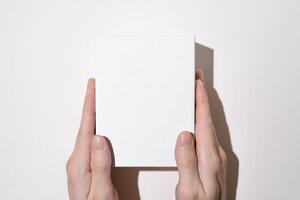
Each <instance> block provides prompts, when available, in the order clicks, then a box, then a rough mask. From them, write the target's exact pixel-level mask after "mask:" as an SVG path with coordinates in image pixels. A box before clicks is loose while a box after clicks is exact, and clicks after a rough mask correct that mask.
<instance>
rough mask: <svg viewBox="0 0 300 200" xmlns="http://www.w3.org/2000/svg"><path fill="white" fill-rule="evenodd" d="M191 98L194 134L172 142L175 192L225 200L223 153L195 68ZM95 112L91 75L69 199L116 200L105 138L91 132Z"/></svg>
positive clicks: (70, 165) (181, 199) (186, 199)
mask: <svg viewBox="0 0 300 200" xmlns="http://www.w3.org/2000/svg"><path fill="white" fill-rule="evenodd" d="M195 102H196V112H195V114H196V122H195V133H194V134H192V133H190V132H187V131H183V132H182V133H180V134H179V136H178V138H177V142H176V145H175V159H176V163H177V167H178V172H179V173H178V174H179V181H178V184H177V186H176V191H175V197H176V200H225V199H226V162H227V158H226V154H225V152H224V151H223V149H222V147H221V146H220V144H219V142H218V140H217V137H216V131H215V128H214V124H213V122H212V118H211V115H210V109H209V102H208V97H207V94H206V91H205V85H204V84H203V75H202V73H201V72H200V71H196V83H195ZM95 116H96V115H95V80H94V79H89V81H88V86H87V91H86V95H85V100H84V105H83V111H82V119H81V124H80V128H79V132H78V135H77V140H76V144H75V148H74V151H73V152H72V154H71V156H70V158H69V160H68V162H67V176H68V192H69V196H70V199H71V200H118V199H119V197H118V193H117V190H116V188H115V187H114V185H113V183H112V179H111V167H112V165H111V155H110V151H109V146H108V143H107V142H106V139H105V138H104V137H103V136H101V135H95V134H94V129H95ZM116 156H117V155H116Z"/></svg>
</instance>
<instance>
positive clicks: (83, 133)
mask: <svg viewBox="0 0 300 200" xmlns="http://www.w3.org/2000/svg"><path fill="white" fill-rule="evenodd" d="M94 128H95V79H93V78H91V79H89V81H88V85H87V90H86V94H85V99H84V105H83V109H82V118H81V124H80V128H79V132H78V135H77V139H76V144H75V149H74V152H73V153H74V154H76V158H77V159H78V160H79V163H78V164H79V165H81V166H83V167H81V168H83V169H84V170H86V171H87V170H89V167H90V149H91V137H92V136H93V134H94Z"/></svg>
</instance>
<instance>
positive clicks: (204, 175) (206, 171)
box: [195, 79, 221, 199]
mask: <svg viewBox="0 0 300 200" xmlns="http://www.w3.org/2000/svg"><path fill="white" fill-rule="evenodd" d="M195 138H196V144H197V145H196V148H197V156H198V163H199V176H200V180H201V182H202V184H203V187H204V189H205V193H206V195H207V196H208V197H209V199H215V198H217V197H218V196H219V193H220V187H219V183H218V175H219V170H220V169H221V160H220V156H219V145H218V142H217V138H216V134H215V129H214V125H213V122H212V118H211V115H210V109H209V101H208V97H207V94H206V91H205V88H204V85H203V84H202V81H201V80H199V79H198V80H196V126H195Z"/></svg>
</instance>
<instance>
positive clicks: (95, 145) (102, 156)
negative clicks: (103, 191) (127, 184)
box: [91, 135, 111, 187]
mask: <svg viewBox="0 0 300 200" xmlns="http://www.w3.org/2000/svg"><path fill="white" fill-rule="evenodd" d="M91 172H92V185H94V186H95V187H100V186H101V187H103V186H105V185H109V186H110V185H111V156H110V151H109V147H108V144H107V142H106V140H105V138H104V137H103V136H100V135H95V136H93V138H92V148H91Z"/></svg>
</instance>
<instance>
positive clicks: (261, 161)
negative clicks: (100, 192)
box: [0, 0, 300, 200]
mask: <svg viewBox="0 0 300 200" xmlns="http://www.w3.org/2000/svg"><path fill="white" fill-rule="evenodd" d="M298 2H299V1H296V0H287V1H279V0H252V1H237V0H236V1H234V0H228V1H214V0H211V1H175V0H173V1H162V0H152V1H141V0H128V1H118V2H117V1H108V0H102V1H101V0H98V1H96V0H92V1H78V0H73V1H71V0H60V1H50V0H49V1H45V0H27V1H23V0H0V92H1V93H0V94H1V98H0V135H1V139H0V198H1V199H6V200H12V199H14V200H17V199H30V200H31V199H45V200H48V199H49V200H53V199H67V188H66V174H65V161H66V159H67V157H68V156H69V154H70V152H71V150H72V148H73V143H74V140H75V136H76V133H77V129H78V126H79V119H80V112H81V105H82V102H83V95H84V90H85V83H86V80H87V78H88V77H89V76H90V74H91V70H92V67H93V65H94V61H93V59H94V55H93V49H94V44H95V43H94V39H95V37H96V36H97V35H99V34H147V35H149V34H155V35H157V34H163V35H167V34H195V35H197V36H198V37H197V40H198V42H199V43H200V44H202V45H205V46H207V47H209V48H210V50H209V49H206V50H207V51H206V53H207V54H208V56H210V57H209V59H208V60H205V59H206V57H203V58H201V59H202V60H201V61H200V62H203V63H204V65H210V66H208V67H211V68H212V67H213V74H211V77H209V78H208V81H212V80H213V83H212V82H211V87H210V91H209V93H210V95H211V98H212V106H213V107H214V108H213V111H214V118H215V121H216V126H217V131H218V132H219V137H220V139H222V140H224V141H223V142H222V143H223V144H224V145H225V146H226V149H227V151H228V154H229V157H230V159H229V161H230V163H229V175H230V179H229V184H230V185H229V199H233V197H234V190H235V184H236V182H237V181H236V180H237V179H238V182H237V192H236V199H242V200H253V199H262V200H264V199H273V200H276V199H278V200H281V199H298V198H300V190H299V188H300V183H299V179H300V174H299V168H300V160H299V152H300V145H299V142H300V136H299V134H300V131H299V122H300V93H299V91H300V84H299V80H300V76H299V73H300V60H299V46H300V26H299V19H300V9H299V6H300V5H299V3H298ZM203 48H204V47H203ZM202 50H203V49H202ZM204 50H205V49H204ZM212 59H213V63H212ZM211 72H212V71H211ZM212 78H213V79H212ZM213 88H214V89H213ZM222 105H223V106H222ZM222 107H223V108H222ZM223 109H224V110H223ZM229 136H230V137H229ZM126 170H127V171H126ZM124 172H130V173H133V174H134V173H135V174H136V175H137V174H139V175H138V176H135V177H134V176H131V177H130V178H131V179H130V180H131V181H127V180H125V182H127V185H129V186H130V187H128V188H127V189H124V187H123V189H122V188H121V189H120V193H122V194H124V193H132V195H133V196H131V197H128V196H127V197H126V196H124V198H123V199H137V197H138V196H140V198H141V199H149V200H152V199H164V200H166V199H174V191H173V190H174V187H175V184H176V181H177V172H176V171H149V170H148V171H140V172H139V173H138V172H137V169H123V171H122V170H121V171H117V172H116V174H115V175H116V177H121V178H128V177H126V173H124ZM130 173H129V174H130ZM124 174H125V175H124ZM134 179H136V180H135V181H137V182H136V183H135V182H132V181H134ZM121 182H122V181H121ZM121 185H122V184H121ZM137 186H138V188H137Z"/></svg>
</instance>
